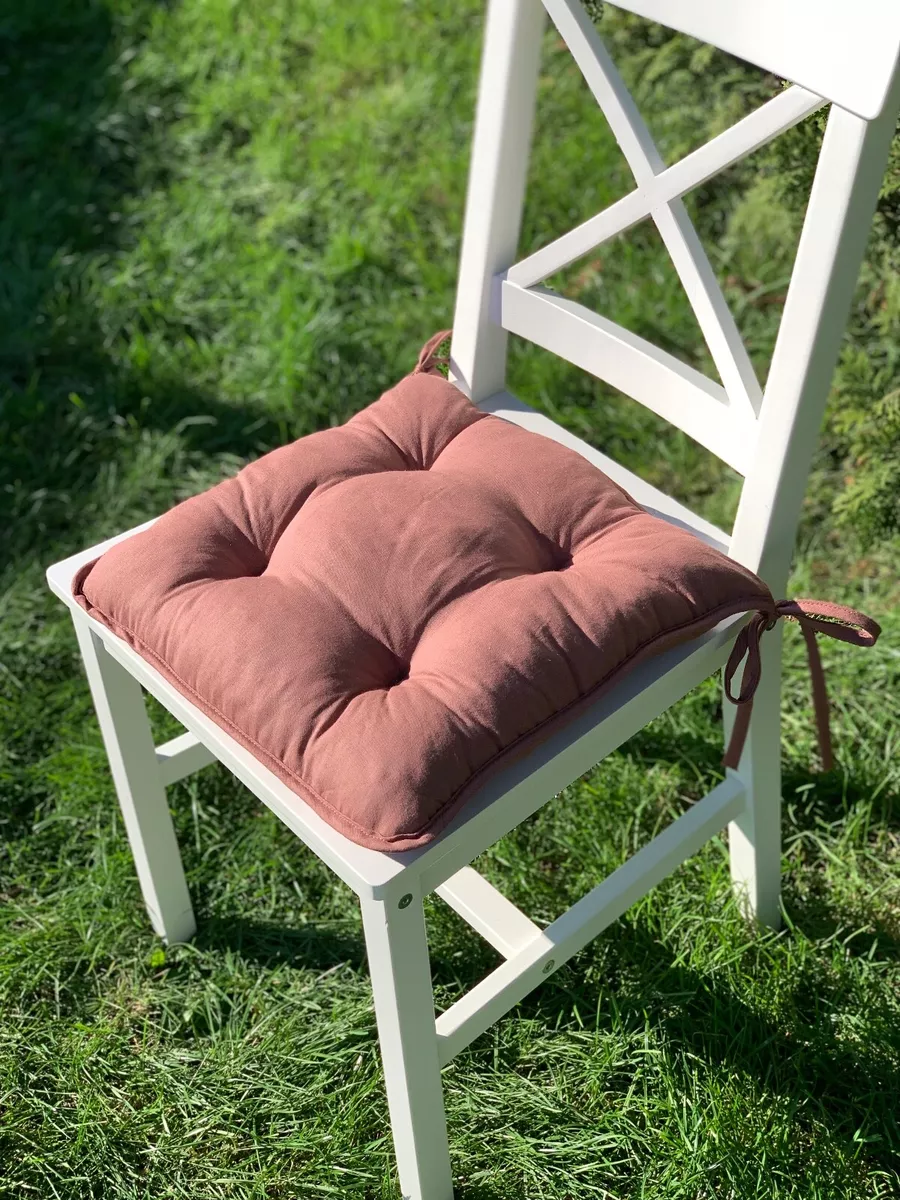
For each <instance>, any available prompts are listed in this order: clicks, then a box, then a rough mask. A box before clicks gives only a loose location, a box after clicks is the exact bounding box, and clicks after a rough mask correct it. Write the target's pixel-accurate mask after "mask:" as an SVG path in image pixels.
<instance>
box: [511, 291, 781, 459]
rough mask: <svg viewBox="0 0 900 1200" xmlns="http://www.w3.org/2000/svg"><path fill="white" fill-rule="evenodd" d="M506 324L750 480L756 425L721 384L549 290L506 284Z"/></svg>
mask: <svg viewBox="0 0 900 1200" xmlns="http://www.w3.org/2000/svg"><path fill="white" fill-rule="evenodd" d="M501 320H502V321H503V326H504V328H505V329H508V330H509V331H510V332H511V333H517V334H519V335H520V336H521V337H524V338H526V339H527V340H528V341H529V342H533V343H534V344H535V345H536V346H542V347H543V348H544V349H545V350H550V351H551V352H552V353H553V354H557V355H559V356H560V357H561V358H564V359H566V361H567V362H570V363H574V364H575V366H576V367H581V368H582V370H584V371H589V372H590V373H591V374H592V375H596V376H597V377H598V378H599V379H603V380H604V381H605V382H606V383H608V384H611V386H612V387H614V388H616V389H617V391H620V392H622V393H623V394H624V395H626V396H630V397H631V398H632V399H634V400H637V401H639V402H640V403H641V404H643V405H644V407H645V408H649V409H650V411H651V412H655V413H656V414H657V416H660V417H663V418H664V419H665V420H667V421H669V422H670V423H671V424H673V425H676V426H677V427H678V428H679V429H682V430H683V431H684V432H685V433H686V434H687V435H688V437H692V438H693V439H694V441H696V442H699V444H700V445H701V446H705V447H706V448H707V450H711V451H712V452H713V454H715V455H716V456H717V457H718V458H721V459H722V460H723V461H724V462H727V463H728V465H729V466H731V467H734V469H735V470H736V471H738V472H739V473H740V474H742V475H745V474H746V473H747V470H748V468H749V465H750V463H751V462H752V460H753V451H754V448H755V445H756V437H757V428H756V420H755V418H753V417H752V415H751V418H750V419H748V418H747V417H740V416H739V415H738V414H737V413H736V412H735V410H734V409H733V408H732V407H731V406H730V405H729V403H728V397H727V395H726V394H725V390H724V389H723V388H722V387H721V385H720V384H718V383H714V382H713V381H712V380H711V379H707V377H706V376H705V375H702V374H701V373H700V372H699V371H697V370H695V369H694V368H693V367H691V366H688V364H687V363H683V362H682V361H681V360H680V359H678V358H676V357H675V356H674V355H673V354H669V353H667V352H666V351H665V350H661V349H660V348H659V347H658V346H654V345H653V343H652V342H648V341H646V340H645V339H644V338H642V337H639V336H638V335H637V334H636V333H632V332H631V331H630V330H629V329H625V328H623V327H622V326H621V325H617V324H616V323H615V322H614V321H610V320H609V319H608V318H607V317H602V316H600V315H599V314H598V313H595V312H593V311H592V310H591V309H589V308H586V307H585V306H584V305H583V304H579V303H578V302H577V301H576V300H569V299H567V298H566V297H565V296H560V295H558V294H557V293H556V292H551V291H550V290H549V289H547V288H520V287H516V285H515V284H514V283H504V284H503V288H502V309H501Z"/></svg>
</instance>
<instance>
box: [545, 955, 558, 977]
mask: <svg viewBox="0 0 900 1200" xmlns="http://www.w3.org/2000/svg"><path fill="white" fill-rule="evenodd" d="M555 966H556V959H555V958H548V959H547V961H546V962H545V963H544V974H545V975H549V974H550V972H551V971H552V970H553V968H554V967H555Z"/></svg>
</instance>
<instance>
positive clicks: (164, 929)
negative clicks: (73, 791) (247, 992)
mask: <svg viewBox="0 0 900 1200" xmlns="http://www.w3.org/2000/svg"><path fill="white" fill-rule="evenodd" d="M75 633H76V635H77V637H78V645H79V648H80V650H81V657H82V658H83V659H84V666H85V670H86V672H87V677H88V683H89V684H90V687H91V695H92V697H93V700H94V707H95V709H96V711H97V719H98V720H99V722H100V731H101V733H102V734H103V743H104V745H105V747H106V753H107V757H108V758H109V765H110V770H111V771H112V777H113V782H114V783H115V786H116V792H117V794H118V797H119V804H120V806H121V809H122V816H123V818H124V820H125V829H126V831H127V833H128V841H129V843H130V845H131V852H132V854H133V855H134V862H135V866H136V867H137V873H138V879H139V880H140V884H141V891H142V892H143V895H144V903H145V904H146V906H147V912H148V913H149V914H150V920H151V922H152V924H153V928H154V929H155V930H156V932H157V933H158V934H159V935H160V937H162V938H164V939H165V941H166V942H169V943H171V942H186V941H188V939H189V938H191V937H193V935H194V932H195V930H196V928H197V926H196V922H195V921H194V912H193V909H192V908H191V898H190V895H189V893H188V888H187V882H186V881H185V878H184V868H183V867H182V865H181V854H180V853H179V850H178V842H177V841H176V838H175V829H174V827H173V825H172V816H171V813H170V812H169V806H168V802H167V800H166V789H165V787H164V786H163V783H162V779H161V778H160V773H159V765H158V763H157V761H156V748H155V746H154V744H153V737H152V734H151V730H150V721H149V720H148V717H147V710H146V708H145V706H144V696H143V693H142V691H141V687H140V684H139V683H138V682H137V680H136V679H134V678H133V677H132V676H131V675H129V674H128V672H127V671H126V670H125V668H124V667H123V666H121V665H120V664H119V663H117V662H116V660H115V659H114V658H112V657H111V656H110V655H109V654H108V653H107V651H106V649H105V648H104V646H103V643H102V642H101V641H100V639H99V638H98V637H97V635H96V634H95V633H94V632H93V631H92V630H91V628H90V626H89V625H88V623H87V622H86V621H84V620H81V619H80V618H79V617H78V616H76V617H75Z"/></svg>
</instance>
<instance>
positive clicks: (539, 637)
mask: <svg viewBox="0 0 900 1200" xmlns="http://www.w3.org/2000/svg"><path fill="white" fill-rule="evenodd" d="M74 593H75V595H76V597H77V599H78V601H79V603H80V604H81V605H82V606H83V607H84V608H85V609H87V611H88V612H89V613H90V614H91V615H92V616H94V617H96V618H97V619H98V620H100V621H102V622H103V623H104V624H105V625H107V626H108V627H109V628H110V629H112V630H113V631H114V632H115V633H116V634H118V635H119V636H120V637H122V638H123V639H124V640H125V641H127V642H128V643H129V644H130V645H132V646H133V647H134V648H135V649H136V650H137V651H138V652H139V653H140V654H141V655H143V657H144V658H146V659H147V660H148V661H149V662H151V663H152V664H153V666H154V667H156V668H157V670H159V671H160V672H161V673H162V674H163V675H165V676H166V678H167V679H169V680H170V681H171V682H172V683H173V684H174V685H175V687H177V688H178V690H179V691H181V692H182V693H184V695H186V696H187V697H189V698H190V700H191V701H193V703H194V704H196V705H197V707H199V708H200V709H202V710H203V711H204V712H205V713H207V714H208V715H209V716H210V717H212V719H213V720H215V721H216V722H217V723H218V724H219V725H221V726H222V728H223V729H226V730H227V731H228V732H229V733H230V734H231V735H232V736H233V737H234V738H236V739H237V740H238V741H239V742H241V743H242V744H243V745H244V746H245V747H247V748H248V749H249V750H251V751H252V752H253V753H254V754H255V755H256V756H257V757H258V758H259V759H260V760H261V761H262V762H264V763H265V764H266V766H268V767H269V768H270V769H271V770H272V771H274V772H275V774H277V775H278V776H279V777H280V778H281V779H283V780H284V782H285V783H286V784H287V785H288V786H289V787H291V788H292V789H294V791H296V792H297V793H298V794H299V795H300V796H302V797H303V799H304V800H305V801H306V802H307V803H308V804H310V805H311V806H312V807H313V808H314V809H316V811H317V812H319V813H320V814H321V815H322V817H324V818H325V820H327V821H329V822H330V823H331V824H332V825H333V826H334V827H335V828H337V829H339V830H340V831H341V832H342V833H344V834H346V835H347V836H348V837H350V838H352V839H353V840H354V841H356V842H359V843H361V844H362V845H365V846H370V847H374V848H378V849H390V850H403V849H409V848H411V847H413V846H419V845H422V844H423V843H425V842H428V841H430V840H431V839H433V838H434V837H435V835H436V834H437V832H438V831H439V830H440V829H441V827H442V826H443V825H445V824H446V823H447V821H448V820H449V819H450V817H451V816H452V815H453V814H454V813H455V812H456V811H457V810H458V809H459V808H460V806H461V805H462V804H463V803H464V802H465V800H466V798H467V796H469V795H470V794H471V793H472V792H473V791H474V790H475V789H476V788H477V786H478V785H479V784H480V783H481V782H482V781H483V779H484V776H485V773H486V772H487V771H489V770H490V769H492V768H494V767H496V766H498V765H499V764H501V763H503V762H505V761H508V760H509V758H510V757H511V756H513V755H515V754H519V753H522V752H524V751H525V750H527V749H529V748H530V747H531V746H533V745H534V743H535V742H536V741H537V740H539V739H540V738H541V737H544V736H546V735H547V734H548V733H549V732H551V730H552V729H553V728H554V727H555V726H556V725H557V724H558V723H559V722H562V721H565V720H566V719H570V718H571V717H573V716H574V715H575V714H576V713H577V712H578V711H579V709H580V708H582V707H583V706H584V705H585V704H586V703H588V702H590V701H591V700H593V699H594V698H596V697H597V695H598V694H599V693H600V691H601V690H603V689H606V688H608V687H610V686H612V685H613V684H614V683H615V682H616V680H617V679H619V678H621V676H622V675H623V674H624V673H625V672H626V671H628V670H629V669H630V668H631V667H633V666H634V665H635V663H637V662H638V661H639V660H641V659H643V658H646V657H647V656H649V655H652V654H656V653H658V652H659V651H660V650H662V649H665V648H667V647H669V646H671V645H673V644H674V643H676V642H680V641H684V640H685V639H687V638H690V637H693V636H696V635H697V634H698V633H700V632H701V631H703V630H706V629H709V628H711V627H712V626H713V625H715V624H716V623H717V622H718V621H720V620H721V619H722V618H724V617H725V616H728V615H730V614H732V613H736V612H740V611H743V610H746V609H752V608H756V607H758V605H759V604H760V603H762V604H764V605H765V604H769V605H770V604H771V603H772V599H771V596H770V595H769V592H768V590H767V589H766V587H765V585H764V584H763V583H761V582H760V580H759V579H757V578H756V576H754V575H753V574H752V573H751V572H749V571H747V570H745V569H744V568H743V567H740V566H738V565H737V564H736V563H734V562H732V561H731V560H729V559H728V558H726V557H725V556H723V555H722V554H720V553H718V552H717V551H716V550H714V549H712V548H711V547H710V546H708V545H706V544H705V543H704V542H702V541H701V540H700V539H699V538H697V537H695V536H693V535H692V534H690V533H688V532H686V531H684V530H682V529H678V528H675V527H673V526H672V525H670V524H668V523H667V522H665V521H663V520H661V519H659V518H656V517H652V516H650V515H649V514H648V513H647V512H645V511H644V510H643V509H642V508H641V507H640V506H639V505H638V504H636V503H635V501H634V500H632V499H631V497H630V496H628V495H627V494H626V493H625V492H624V491H622V489H621V488H620V487H618V486H617V485H616V484H614V483H613V482H612V480H610V479H609V478H608V477H607V476H606V475H604V474H603V473H602V472H601V471H599V470H598V469H597V468H596V467H594V466H592V465H591V464H590V463H589V462H587V461H586V460H585V459H583V458H582V457H581V456H580V455H579V454H577V453H575V452H574V451H572V450H569V449H566V448H565V447H563V446H560V445H558V444H557V443H556V442H553V441H550V440H548V439H546V438H544V437H541V436H540V435H538V434H534V433H529V432H527V431H525V430H523V429H521V428H519V427H518V426H516V425H513V424H510V423H509V422H507V421H504V420H502V419H500V418H498V417H493V416H487V415H485V414H483V413H481V412H479V411H478V409H476V408H475V407H473V405H472V404H471V403H470V402H469V401H468V400H467V399H466V398H465V397H464V396H463V395H462V394H461V393H460V392H459V391H458V390H457V389H456V388H455V387H454V386H453V385H452V384H450V383H448V382H447V381H446V380H444V379H442V378H440V377H439V376H436V375H431V374H425V373H422V372H417V373H415V374H413V375H410V376H407V377H406V378H405V379H403V380H402V381H401V382H400V383H399V384H398V385H397V386H396V387H394V388H392V389H391V390H390V391H388V392H387V393H385V395H384V396H382V397H381V399H380V400H378V401H377V403H375V404H372V405H370V406H369V407H368V408H366V409H364V410H363V411H362V412H360V413H359V414H358V415H357V416H355V417H354V418H353V419H352V420H351V421H349V422H348V423H347V424H346V425H344V426H341V427H340V428H336V429H328V430H324V431H323V432H320V433H314V434H312V435H311V436H309V437H305V438H300V440H299V441H296V442H294V443H293V444H292V445H289V446H283V447H282V448H280V449H278V450H274V451H272V453H270V454H267V455H266V456H265V457H263V458H261V459H259V460H258V461H257V462H254V463H251V464H250V465H249V466H248V467H245V468H244V469H243V470H242V471H241V472H240V473H239V474H238V475H237V476H236V477H235V478H233V479H229V480H228V481H226V482H225V483H221V484H219V485H218V486H217V487H214V488H212V489H210V490H209V491H207V492H204V493H202V494H201V495H199V496H195V497H194V498H193V499H190V500H187V501H185V502H184V503H183V504H179V505H178V506H177V507H176V508H174V509H172V510H171V512H169V513H167V514H166V515H165V516H163V517H161V518H160V520H159V521H157V522H156V524H154V525H153V526H152V527H151V528H150V529H147V530H145V531H144V532H143V533H139V534H136V535H135V536H134V537H132V538H129V539H128V540H127V541H125V542H123V543H121V544H119V545H117V546H115V547H114V548H113V549H111V550H109V551H107V553H106V554H104V555H103V556H102V557H101V558H100V559H99V560H97V561H96V562H95V563H93V564H91V565H90V566H88V567H86V568H84V569H83V570H82V571H81V572H80V573H79V575H78V577H77V578H76V580H75V584H74Z"/></svg>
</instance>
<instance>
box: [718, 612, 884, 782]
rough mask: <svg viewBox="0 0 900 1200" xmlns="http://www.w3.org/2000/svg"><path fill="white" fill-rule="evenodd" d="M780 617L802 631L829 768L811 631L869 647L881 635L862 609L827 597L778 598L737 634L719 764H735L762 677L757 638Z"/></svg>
mask: <svg viewBox="0 0 900 1200" xmlns="http://www.w3.org/2000/svg"><path fill="white" fill-rule="evenodd" d="M782 618H783V619H784V620H786V621H796V622H797V624H798V625H799V626H800V628H801V629H802V630H803V637H804V638H805V640H806V652H807V655H808V657H809V673H810V676H811V678H812V694H813V707H814V709H815V713H816V727H817V729H818V734H819V753H820V755H821V758H822V769H823V770H825V771H830V770H831V767H832V765H833V759H832V755H831V730H830V727H829V720H828V692H827V690H826V687H825V672H824V670H823V668H822V659H821V656H820V654H819V645H818V642H817V641H816V634H817V633H824V634H827V635H828V637H833V638H837V640H838V641H840V642H849V643H850V645H851V646H874V645H875V643H876V641H877V640H878V635H879V634H880V633H881V627H880V626H879V625H878V624H877V623H876V622H875V621H873V620H872V619H871V617H867V616H866V615H865V613H861V612H857V611H856V609H855V608H848V607H847V606H846V605H844V604H831V603H829V602H828V601H827V600H779V602H778V603H777V604H776V605H775V606H774V608H773V609H771V610H770V611H765V610H762V609H760V610H759V611H758V612H755V613H754V614H753V616H752V617H751V618H750V620H749V621H748V622H747V624H746V625H745V626H744V628H743V629H742V630H741V632H740V633H739V634H738V636H737V638H736V639H735V643H734V646H733V647H732V649H731V654H730V655H729V656H728V662H727V663H726V665H725V695H726V696H727V697H728V699H729V700H730V701H731V702H732V704H735V705H737V715H736V717H735V721H734V727H733V729H732V731H731V738H730V739H729V742H728V749H727V750H726V751H725V757H724V758H723V759H722V762H723V763H724V765H725V766H726V767H732V768H736V767H737V765H738V763H739V762H740V759H741V753H742V751H743V749H744V742H745V741H746V739H747V730H748V728H749V726H750V714H751V712H752V710H753V697H754V695H755V693H756V689H757V687H758V686H759V681H760V677H761V675H762V659H761V656H760V649H759V643H760V638H761V637H762V635H763V634H764V633H765V632H766V630H769V629H774V628H775V625H776V624H777V622H778V621H779V619H782ZM745 657H746V660H747V661H746V665H745V667H744V673H743V675H742V676H741V690H740V691H739V692H738V693H737V695H735V694H734V692H733V689H732V683H733V681H734V676H735V674H736V672H737V669H738V667H739V666H740V665H741V663H742V662H743V661H744V658H745Z"/></svg>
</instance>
